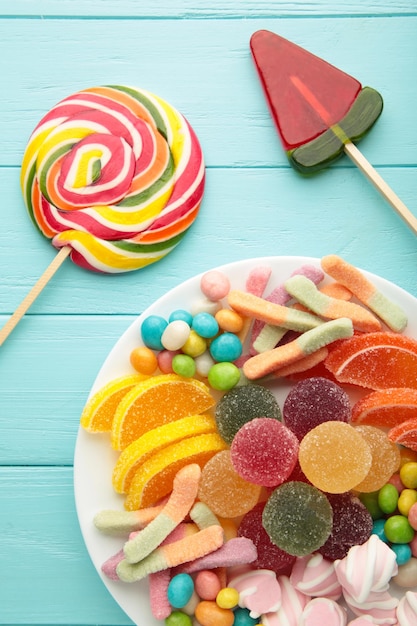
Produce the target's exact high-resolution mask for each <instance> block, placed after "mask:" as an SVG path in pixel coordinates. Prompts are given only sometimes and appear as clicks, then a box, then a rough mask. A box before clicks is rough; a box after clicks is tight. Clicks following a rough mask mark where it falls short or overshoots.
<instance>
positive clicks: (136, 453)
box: [112, 414, 216, 493]
mask: <svg viewBox="0 0 417 626" xmlns="http://www.w3.org/2000/svg"><path fill="white" fill-rule="evenodd" d="M214 432H216V421H215V419H214V417H212V416H211V415H206V414H203V415H190V416H189V417H183V418H181V419H179V420H175V421H174V422H170V423H168V424H163V425H162V426H158V427H157V428H153V429H152V430H149V431H148V432H147V433H145V434H144V435H142V436H141V437H139V439H136V440H135V441H132V443H131V444H129V445H128V446H127V448H125V449H124V450H123V452H122V453H121V455H120V456H119V459H118V461H117V463H116V465H115V467H114V469H113V476H112V482H113V487H114V489H115V491H117V493H127V492H128V491H129V489H130V484H131V482H132V479H133V476H134V475H135V472H136V470H137V469H138V467H139V466H140V465H141V464H142V463H144V462H145V461H146V459H147V458H149V457H150V456H151V455H152V454H154V453H155V452H157V451H158V450H161V449H162V448H165V447H167V446H169V445H171V444H173V443H175V442H176V441H181V440H182V439H185V438H187V437H192V436H195V435H202V434H204V433H214Z"/></svg>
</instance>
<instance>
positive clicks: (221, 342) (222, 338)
mask: <svg viewBox="0 0 417 626" xmlns="http://www.w3.org/2000/svg"><path fill="white" fill-rule="evenodd" d="M210 354H211V356H212V357H213V359H214V360H215V361H219V362H225V361H236V359H238V358H239V357H240V355H241V354H242V342H241V341H240V339H239V337H237V336H236V335H234V334H233V333H223V334H222V335H219V336H218V337H216V339H214V340H213V341H212V343H211V345H210Z"/></svg>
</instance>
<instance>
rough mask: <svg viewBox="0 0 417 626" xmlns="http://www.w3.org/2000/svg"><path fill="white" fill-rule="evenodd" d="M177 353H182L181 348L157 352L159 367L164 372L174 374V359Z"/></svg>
mask: <svg viewBox="0 0 417 626" xmlns="http://www.w3.org/2000/svg"><path fill="white" fill-rule="evenodd" d="M176 354H180V351H179V350H174V351H173V350H161V351H160V352H158V354H157V357H156V358H157V360H158V367H159V369H160V370H161V372H162V374H172V372H173V371H174V370H173V369H172V359H173V358H174V356H175V355H176Z"/></svg>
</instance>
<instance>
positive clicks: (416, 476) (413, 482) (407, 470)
mask: <svg viewBox="0 0 417 626" xmlns="http://www.w3.org/2000/svg"><path fill="white" fill-rule="evenodd" d="M400 478H401V482H402V483H403V485H404V487H409V488H410V489H416V487H417V463H416V462H415V461H410V462H409V463H405V464H404V465H403V466H402V467H401V469H400Z"/></svg>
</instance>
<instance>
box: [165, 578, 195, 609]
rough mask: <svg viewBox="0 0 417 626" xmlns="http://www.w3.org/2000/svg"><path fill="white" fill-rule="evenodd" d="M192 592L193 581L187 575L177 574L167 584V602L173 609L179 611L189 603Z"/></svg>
mask: <svg viewBox="0 0 417 626" xmlns="http://www.w3.org/2000/svg"><path fill="white" fill-rule="evenodd" d="M193 591H194V581H193V579H192V578H191V576H190V575H189V574H177V575H176V576H173V577H172V578H171V580H170V582H169V585H168V590H167V596H168V602H169V603H170V605H171V606H173V607H174V609H181V608H182V607H183V606H185V605H186V604H187V602H189V600H190V599H191V596H192V595H193Z"/></svg>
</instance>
